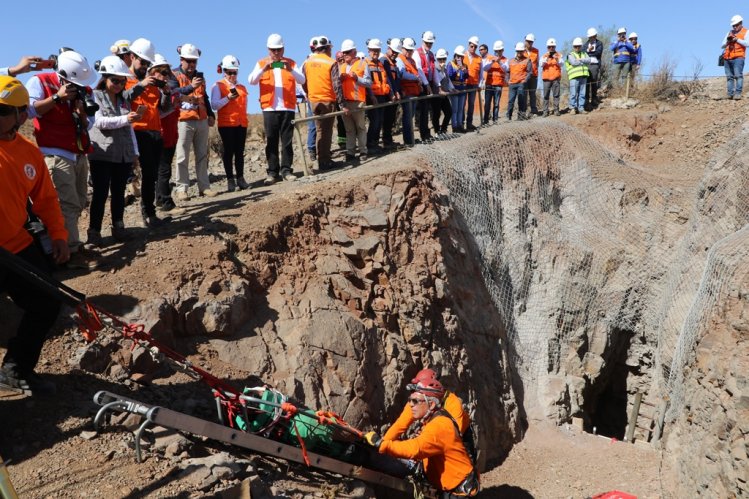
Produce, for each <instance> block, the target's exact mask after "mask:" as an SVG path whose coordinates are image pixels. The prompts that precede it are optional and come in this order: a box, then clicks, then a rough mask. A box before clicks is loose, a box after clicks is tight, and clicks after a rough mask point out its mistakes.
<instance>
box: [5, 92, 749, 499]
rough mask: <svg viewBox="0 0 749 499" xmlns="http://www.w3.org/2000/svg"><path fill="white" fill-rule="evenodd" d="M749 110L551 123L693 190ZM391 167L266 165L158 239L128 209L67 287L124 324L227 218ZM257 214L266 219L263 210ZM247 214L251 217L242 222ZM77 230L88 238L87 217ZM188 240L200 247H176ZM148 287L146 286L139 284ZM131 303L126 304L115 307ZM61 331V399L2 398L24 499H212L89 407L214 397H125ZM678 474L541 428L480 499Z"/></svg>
mask: <svg viewBox="0 0 749 499" xmlns="http://www.w3.org/2000/svg"><path fill="white" fill-rule="evenodd" d="M722 84H723V80H716V82H714V83H712V85H713V86H714V87H715V90H716V92H719V91H720V88H721V85H722ZM748 108H749V103H748V102H747V101H727V100H716V99H712V98H709V97H708V95H707V93H705V95H701V96H696V97H693V98H690V99H688V100H686V101H685V102H678V101H677V102H672V103H643V104H641V105H640V106H638V107H635V108H634V109H630V110H619V109H606V108H603V109H599V110H596V111H594V112H592V113H590V114H588V115H581V116H574V115H564V116H563V117H561V118H546V119H561V120H562V121H564V122H566V123H568V124H570V125H572V126H576V127H578V128H580V129H581V130H583V131H584V132H585V133H588V134H589V135H591V136H593V137H594V138H596V139H597V140H600V141H601V142H602V143H603V144H605V145H606V146H607V147H609V148H610V149H611V150H613V151H614V152H616V153H618V154H620V155H621V156H622V157H623V158H624V159H626V160H628V161H633V162H635V163H638V164H639V165H641V166H642V167H643V168H646V169H648V170H650V171H654V172H658V173H659V174H661V175H662V176H663V177H678V178H682V179H683V178H690V179H694V180H696V179H698V178H699V177H700V175H701V173H702V170H703V168H704V165H705V164H706V162H707V161H708V159H709V158H710V155H711V153H712V152H713V151H715V150H716V149H717V148H719V147H720V146H722V145H723V144H725V143H726V142H727V141H728V140H730V138H731V137H732V130H735V129H737V127H740V126H742V125H743V123H744V119H745V116H746V112H747V109H748ZM537 119H539V120H540V119H542V118H537ZM496 126H510V125H506V124H503V123H501V124H499V125H496ZM453 140H460V138H456V139H453ZM258 150H260V147H258ZM394 158H395V156H389V157H386V158H385V159H378V160H368V161H366V162H364V163H363V164H362V165H361V166H359V167H357V168H355V169H352V168H350V167H349V168H346V169H343V170H339V171H335V172H332V173H326V174H325V175H320V176H316V177H312V178H310V179H305V180H301V181H299V182H296V183H288V182H284V183H283V184H279V185H276V186H272V187H265V186H262V185H261V184H260V180H261V179H262V178H263V177H264V171H263V167H262V164H260V163H257V164H253V165H248V166H249V169H250V171H251V172H252V173H251V174H250V175H248V177H250V178H248V180H250V181H252V182H254V184H253V188H252V189H250V190H247V191H241V192H235V193H222V194H221V195H220V196H219V197H218V198H215V199H211V200H205V199H193V200H191V201H189V202H188V203H187V204H186V207H187V208H188V213H187V214H185V215H184V216H181V217H179V218H178V219H176V220H175V222H174V223H173V224H172V225H170V227H168V228H167V229H164V230H160V231H157V233H155V234H152V235H146V233H145V229H141V228H137V225H138V222H139V221H138V218H139V217H138V210H137V208H136V206H130V207H128V210H127V220H128V222H127V223H128V225H129V226H132V227H135V228H134V229H133V231H134V232H135V234H136V236H137V238H136V239H137V240H136V241H135V242H130V243H127V244H125V245H114V246H111V247H109V248H108V249H107V250H106V251H105V252H104V255H105V258H107V259H108V261H109V264H108V265H107V266H105V267H103V268H102V269H99V270H95V271H92V272H82V271H80V272H67V273H64V274H62V275H61V276H60V277H61V278H64V279H65V282H66V283H67V284H68V285H70V286H72V287H74V288H76V289H79V290H81V291H83V292H85V293H88V294H91V295H97V296H98V299H99V303H100V304H102V305H104V306H106V307H109V308H110V310H111V311H112V312H113V313H115V314H119V315H123V314H126V313H128V312H131V311H132V310H133V309H134V308H135V307H136V306H137V303H138V301H139V300H143V299H147V298H151V297H154V296H158V295H159V294H160V293H162V292H163V289H160V286H159V282H160V281H163V280H164V279H162V277H165V276H167V275H168V274H169V272H171V271H172V264H171V263H170V262H175V261H181V262H184V261H191V262H195V263H194V265H196V266H197V265H200V264H201V259H202V258H203V255H204V250H205V247H204V246H203V244H202V243H203V242H205V243H206V244H211V243H210V242H209V241H210V240H213V238H212V237H210V236H212V235H213V234H216V233H219V232H220V230H221V222H222V220H227V219H229V218H231V219H232V223H236V224H238V229H239V230H247V231H251V230H252V227H253V224H254V223H257V219H258V218H263V219H266V217H279V216H280V214H279V213H278V212H273V213H267V212H264V211H263V209H262V208H263V206H266V205H265V204H264V203H265V202H266V201H267V200H269V199H277V198H283V199H286V200H288V205H289V206H293V205H294V204H298V203H300V202H304V200H305V199H310V198H311V197H314V193H315V192H317V191H319V192H323V191H326V190H330V189H331V188H335V185H336V184H339V183H347V182H356V179H357V176H359V175H368V174H373V173H376V171H377V169H378V168H385V167H387V168H396V167H397V162H395V161H393V159H394ZM212 173H213V174H214V175H215V178H216V179H217V183H216V185H217V186H219V190H224V189H225V181H223V180H222V178H223V174H222V173H221V169H220V168H218V167H217V165H216V164H215V163H214V164H213V166H212ZM255 205H256V206H258V207H260V208H259V209H256V208H254V206H255ZM276 206H278V205H276ZM248 213H252V216H246V215H247V214H248ZM81 224H82V226H83V227H84V231H83V233H85V225H86V224H87V219H86V218H85V217H84V218H83V219H82V221H81ZM105 226H106V222H105ZM105 232H106V231H105ZM186 233H191V235H192V236H194V237H190V238H187V237H182V236H180V234H186ZM106 235H108V234H106V233H105V236H106ZM203 236H205V238H204V239H201V237H203ZM175 237H182V240H183V241H184V244H181V245H179V247H178V248H177V249H174V247H172V246H169V247H168V246H167V245H166V244H165V241H166V240H168V239H170V238H175ZM143 282H146V283H149V284H148V285H142V284H141V283H143ZM123 295H124V296H126V297H129V298H126V299H121V298H119V297H121V296H123ZM2 299H4V298H0V300H2ZM6 305H7V304H6ZM5 309H8V307H7V306H6V307H5ZM16 319H17V318H14V317H10V318H8V319H6V318H4V319H3V322H4V327H3V328H0V329H2V330H4V331H6V332H7V331H9V330H11V329H12V327H11V326H12V325H13V321H14V320H16ZM61 326H62V329H66V330H67V332H66V333H65V334H59V335H56V336H54V337H53V338H51V339H50V340H49V341H48V342H47V344H46V345H45V348H44V352H43V355H42V360H41V362H40V364H39V371H40V372H42V373H44V374H45V375H47V376H48V377H49V378H50V379H51V380H53V381H55V382H56V383H57V385H58V393H57V395H56V396H55V397H54V398H51V399H50V398H47V399H44V398H37V397H31V398H29V397H26V398H25V397H22V396H18V395H13V394H7V393H6V394H3V393H0V428H2V430H0V455H2V456H3V458H5V459H6V460H8V461H9V465H8V470H9V473H10V476H11V479H12V481H13V483H14V485H15V487H16V489H17V491H18V493H19V495H20V496H21V497H25V498H26V497H28V498H38V497H108V498H109V497H122V498H134V497H203V496H205V493H203V492H201V491H200V488H199V487H198V486H196V484H195V483H193V482H191V481H190V478H189V476H186V475H185V474H184V473H183V472H181V471H180V470H179V469H178V467H177V464H178V461H179V457H178V456H177V457H173V458H171V459H170V458H166V457H161V456H158V455H151V456H150V457H148V458H147V459H146V461H145V462H144V463H142V464H137V463H135V460H134V453H133V450H132V448H131V446H132V444H131V443H129V442H130V440H132V438H130V439H128V437H127V435H126V434H125V433H124V432H122V431H105V432H103V433H101V434H99V435H97V436H93V435H91V434H89V433H87V432H90V431H91V430H92V429H93V427H92V420H93V416H94V415H95V412H96V409H97V406H95V405H94V404H93V402H92V401H91V399H92V396H93V394H94V393H95V392H96V391H98V390H110V391H113V392H119V393H124V394H128V393H129V396H131V397H134V398H139V399H143V400H144V401H147V402H150V403H154V404H161V405H164V406H168V407H171V408H173V409H175V410H182V411H184V412H190V413H192V414H195V415H197V416H201V417H205V418H209V419H212V417H213V416H212V414H213V403H212V400H211V397H210V393H209V392H208V391H207V390H205V389H204V388H202V387H198V386H197V384H196V382H195V381H193V380H192V379H190V378H188V377H187V376H185V375H184V374H174V375H171V376H169V377H166V378H162V379H159V380H157V381H156V382H155V383H154V384H152V385H150V386H137V385H135V384H134V383H132V382H131V381H127V383H126V384H127V386H123V384H119V383H113V382H111V381H108V380H106V379H104V378H100V377H98V376H96V375H92V374H88V373H86V372H83V371H81V370H79V369H73V368H71V367H70V359H71V358H72V357H73V356H74V355H75V353H76V351H77V349H78V348H80V347H81V345H82V340H81V338H80V336H79V335H78V334H76V333H75V332H73V323H72V321H71V320H70V319H61ZM178 348H179V349H180V351H182V352H185V353H186V354H188V356H189V358H190V359H191V360H192V361H194V362H197V363H199V364H200V365H202V366H203V367H204V368H206V369H208V370H209V371H210V372H212V373H214V374H215V375H217V376H219V377H222V378H226V379H228V380H230V381H234V380H244V379H246V378H247V377H248V376H250V375H251V374H252V373H246V372H240V371H238V370H237V369H235V368H233V367H232V366H228V365H226V364H223V363H221V362H220V361H218V360H217V359H216V356H215V355H214V354H213V352H212V351H211V350H210V348H209V346H208V344H207V343H206V342H201V341H200V338H193V339H190V340H183V341H181V342H180V344H179V345H178ZM0 350H2V349H0ZM3 352H4V350H3ZM217 448H218V449H221V447H220V446H215V445H214V444H211V443H210V442H202V441H197V442H195V443H194V444H193V450H192V451H191V452H190V454H191V455H192V456H195V455H207V454H209V453H212V452H214V451H215V449H217ZM232 452H233V453H235V454H237V455H239V456H242V457H245V458H248V459H250V464H243V466H245V467H246V468H247V469H249V468H253V469H254V470H255V471H254V472H255V473H256V474H259V475H260V476H261V477H262V478H263V479H264V480H266V481H268V482H269V483H273V484H274V488H273V489H272V492H273V493H274V494H276V495H277V496H278V497H344V496H347V495H349V494H353V493H354V492H355V490H354V489H356V484H351V483H349V482H344V484H343V485H340V484H339V485H337V488H332V489H331V488H330V486H326V487H325V488H321V486H320V483H321V481H324V480H322V479H323V477H321V476H319V475H316V474H310V473H307V472H305V471H304V470H303V469H301V470H300V469H299V467H292V468H291V469H288V468H286V466H285V465H283V464H279V463H277V462H271V461H268V462H265V461H261V460H260V461H259V460H256V458H254V457H252V456H250V455H248V454H243V453H239V452H237V451H236V449H234V450H232ZM294 470H296V471H294ZM248 474H251V473H250V472H249V471H247V470H245V472H244V476H247V475H248ZM669 477H670V473H669V470H668V469H667V467H665V464H664V460H663V459H662V456H661V455H660V454H659V453H658V451H656V450H654V449H652V448H650V447H647V448H642V447H640V446H633V445H629V444H626V443H622V442H612V441H611V440H609V439H604V438H602V437H599V436H594V435H588V434H583V433H579V432H577V431H576V430H573V429H571V428H566V427H560V428H557V427H552V426H549V425H547V424H546V423H543V422H538V421H531V422H530V428H529V429H528V432H527V433H526V435H525V438H524V439H523V440H522V441H521V442H520V443H518V444H517V445H516V446H515V447H514V449H513V450H512V452H511V453H510V455H509V457H508V458H507V459H506V460H505V462H504V463H503V464H502V465H501V466H499V467H497V468H495V469H493V470H491V471H489V472H487V473H486V474H484V476H483V480H482V485H483V488H484V492H483V493H482V497H503V498H531V497H534V498H558V497H587V496H592V495H594V494H596V493H601V492H605V491H608V490H614V489H618V490H622V491H625V492H629V493H631V494H636V495H638V496H639V497H664V496H666V495H665V494H664V490H668V481H669V480H670V478H669ZM334 482H335V481H334ZM221 483H225V485H227V486H228V485H229V484H230V483H232V481H231V480H230V479H226V480H224V481H223V482H221Z"/></svg>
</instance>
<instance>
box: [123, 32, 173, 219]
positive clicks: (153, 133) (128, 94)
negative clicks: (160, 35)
mask: <svg viewBox="0 0 749 499" xmlns="http://www.w3.org/2000/svg"><path fill="white" fill-rule="evenodd" d="M130 51H131V53H132V59H131V63H130V72H131V73H132V75H133V77H132V78H129V79H128V80H127V82H126V83H125V88H126V90H125V92H124V93H123V97H124V98H125V100H127V101H129V102H130V108H131V109H132V110H133V111H135V112H136V113H138V115H139V116H140V117H139V118H138V119H137V120H136V121H134V122H133V130H134V131H135V139H136V141H137V142H138V152H139V154H140V155H139V157H138V162H139V163H140V171H141V176H142V180H143V185H142V196H141V215H142V216H143V222H144V223H145V225H146V227H148V228H151V229H154V228H158V227H161V226H162V225H164V223H165V220H163V219H160V218H159V217H157V216H156V204H155V199H156V181H157V178H158V171H159V164H160V163H161V153H162V149H163V147H164V141H163V137H162V135H161V113H162V112H166V111H168V110H169V109H170V108H171V89H170V88H169V87H168V86H167V78H166V77H164V76H163V75H162V74H160V73H152V74H149V70H150V68H151V66H152V65H153V64H154V61H155V60H156V49H155V48H154V46H153V43H151V41H150V40H146V39H145V38H138V39H137V40H135V41H134V42H133V43H132V45H131V46H130ZM163 66H164V67H163V69H164V70H167V71H168V70H169V67H168V66H167V65H163Z"/></svg>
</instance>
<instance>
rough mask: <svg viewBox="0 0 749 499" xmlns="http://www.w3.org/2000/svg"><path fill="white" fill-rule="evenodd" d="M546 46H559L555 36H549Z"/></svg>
mask: <svg viewBox="0 0 749 499" xmlns="http://www.w3.org/2000/svg"><path fill="white" fill-rule="evenodd" d="M546 46H547V47H556V46H557V41H556V40H554V39H553V38H549V39H548V40H546Z"/></svg>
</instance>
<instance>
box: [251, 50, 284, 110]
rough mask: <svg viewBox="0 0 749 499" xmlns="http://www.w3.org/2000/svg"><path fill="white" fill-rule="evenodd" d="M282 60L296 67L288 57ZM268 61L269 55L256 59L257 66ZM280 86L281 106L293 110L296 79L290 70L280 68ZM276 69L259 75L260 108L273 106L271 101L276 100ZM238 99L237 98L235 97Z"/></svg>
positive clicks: (262, 65)
mask: <svg viewBox="0 0 749 499" xmlns="http://www.w3.org/2000/svg"><path fill="white" fill-rule="evenodd" d="M282 60H283V61H284V62H287V63H289V66H291V67H292V68H294V67H296V63H295V62H294V61H293V60H291V59H289V58H288V57H283V58H282ZM268 62H271V58H270V57H266V58H265V59H261V60H260V61H258V66H260V67H261V68H262V67H264V66H265V65H266V64H267V63H268ZM280 71H281V86H282V88H283V106H284V107H285V108H286V109H287V110H289V111H293V110H294V108H295V107H296V79H295V78H294V75H293V74H291V71H286V70H285V69H281V70H280ZM277 90H278V89H277V88H276V70H275V69H271V70H269V71H263V74H262V75H260V108H261V109H263V110H265V109H269V108H272V107H273V102H275V100H276V91H277ZM237 100H238V99H237Z"/></svg>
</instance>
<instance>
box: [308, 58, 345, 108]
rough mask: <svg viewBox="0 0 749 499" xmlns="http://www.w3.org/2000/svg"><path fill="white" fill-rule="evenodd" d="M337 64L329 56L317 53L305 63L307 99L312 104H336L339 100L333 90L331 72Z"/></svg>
mask: <svg viewBox="0 0 749 499" xmlns="http://www.w3.org/2000/svg"><path fill="white" fill-rule="evenodd" d="M335 63H336V62H335V61H334V60H333V59H332V58H331V57H330V56H329V55H328V54H323V53H320V52H318V53H315V54H312V55H311V56H309V58H308V59H307V62H305V63H304V75H305V76H306V78H307V97H308V98H309V100H310V101H312V102H335V101H337V100H338V98H337V97H336V94H335V90H333V80H332V79H331V76H330V70H331V69H332V68H333V64H335Z"/></svg>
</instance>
